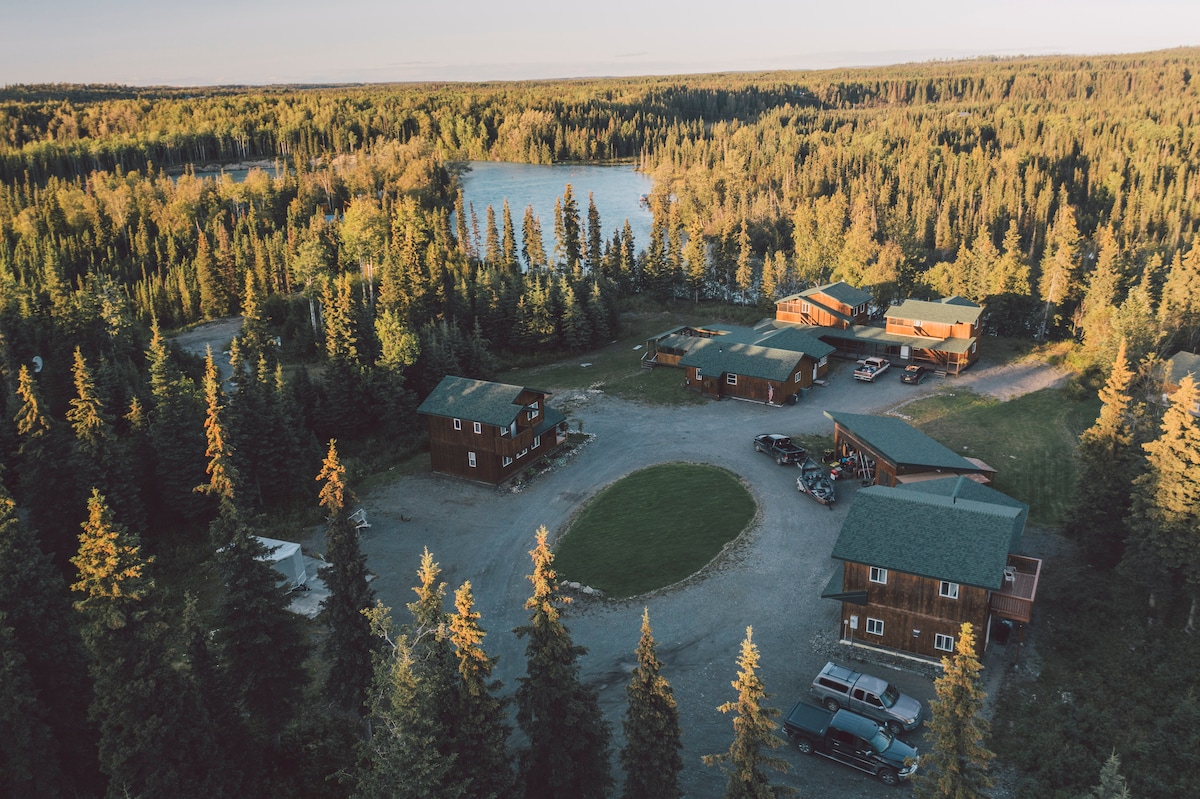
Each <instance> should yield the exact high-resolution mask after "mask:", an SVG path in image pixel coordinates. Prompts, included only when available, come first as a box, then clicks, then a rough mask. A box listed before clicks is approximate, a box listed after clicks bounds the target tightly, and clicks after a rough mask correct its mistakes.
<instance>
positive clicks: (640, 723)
mask: <svg viewBox="0 0 1200 799" xmlns="http://www.w3.org/2000/svg"><path fill="white" fill-rule="evenodd" d="M637 662H638V664H637V666H636V667H635V668H634V670H633V676H632V677H631V678H630V680H629V685H628V686H627V687H626V689H625V691H626V693H627V694H628V696H629V705H628V707H627V709H626V711H625V722H624V725H623V729H624V731H625V746H624V748H622V749H621V765H622V766H623V767H624V769H625V787H624V789H623V790H622V792H621V796H622V797H623V799H678V797H681V796H683V789H682V788H681V787H680V786H679V774H680V772H681V771H683V756H682V755H680V753H679V752H680V750H681V749H682V748H683V742H682V740H681V736H682V730H681V729H680V727H679V708H678V707H677V706H676V704H675V694H674V692H672V690H671V684H670V683H669V682H667V680H666V678H665V677H663V676H662V673H661V672H662V661H660V660H659V659H658V654H657V651H656V645H655V643H654V634H653V633H652V632H651V630H650V611H649V610H647V609H643V610H642V637H641V640H640V641H639V642H638V648H637Z"/></svg>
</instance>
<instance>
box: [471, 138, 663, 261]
mask: <svg viewBox="0 0 1200 799" xmlns="http://www.w3.org/2000/svg"><path fill="white" fill-rule="evenodd" d="M469 166H470V167H471V169H470V171H469V172H467V173H466V174H465V175H463V177H462V187H463V207H464V208H466V209H467V213H468V215H469V214H470V212H471V210H472V208H474V211H475V218H476V219H478V220H479V237H480V243H481V245H482V243H483V239H484V238H485V236H486V235H487V230H486V226H487V207H488V206H489V205H491V206H492V208H493V209H494V210H495V212H496V227H497V228H498V229H500V230H501V231H502V230H503V226H504V219H503V216H502V213H503V209H504V200H505V199H507V200H508V207H509V210H510V212H511V213H512V220H513V226H514V227H515V228H516V234H517V246H518V247H520V245H521V220H522V219H524V218H525V208H526V206H533V214H534V216H536V217H538V218H539V219H540V220H541V223H542V237H543V238H544V239H545V242H544V244H545V247H546V255H548V256H549V257H550V258H553V257H554V201H555V200H557V199H558V198H560V197H562V195H563V192H564V191H565V190H566V187H567V184H568V183H570V184H571V193H572V194H573V195H574V196H575V204H576V205H577V206H579V221H580V224H581V225H583V226H584V228H586V226H587V211H588V192H591V193H592V197H593V199H594V200H595V202H596V210H597V211H599V212H600V229H601V231H602V233H603V238H604V239H605V241H611V240H612V237H613V232H614V231H618V230H620V229H621V228H622V227H623V226H624V225H625V220H626V219H628V220H629V226H630V228H631V229H632V230H633V239H634V245H635V247H636V248H637V250H638V252H641V251H642V250H643V249H645V247H646V243H647V242H648V241H649V238H650V221H651V218H650V211H649V209H647V208H644V207H642V205H641V204H640V202H639V201H640V200H641V197H642V195H643V194H649V193H650V188H651V180H650V178H649V177H648V176H647V175H644V174H642V173H641V172H638V171H636V170H635V169H634V167H633V166H632V165H617V166H594V165H591V164H586V165H581V164H549V165H547V164H510V163H505V162H496V161H472V162H471V163H470V164H469Z"/></svg>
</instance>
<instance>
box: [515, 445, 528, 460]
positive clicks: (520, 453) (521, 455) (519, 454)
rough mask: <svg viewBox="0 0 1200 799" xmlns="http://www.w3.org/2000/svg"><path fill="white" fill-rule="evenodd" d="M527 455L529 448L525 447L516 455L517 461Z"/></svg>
mask: <svg viewBox="0 0 1200 799" xmlns="http://www.w3.org/2000/svg"><path fill="white" fill-rule="evenodd" d="M528 454H529V447H526V448H525V449H523V450H521V451H520V452H518V453H517V459H518V460H519V459H521V458H524V457H525V456H526V455H528Z"/></svg>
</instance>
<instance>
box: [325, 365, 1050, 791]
mask: <svg viewBox="0 0 1200 799" xmlns="http://www.w3.org/2000/svg"><path fill="white" fill-rule="evenodd" d="M850 369H851V365H850V364H848V363H845V362H842V363H838V364H835V374H834V377H833V380H832V381H831V382H830V385H829V386H827V387H825V388H815V389H814V390H812V391H810V392H809V395H808V397H807V398H805V399H802V400H801V401H800V403H799V404H797V405H796V406H792V407H783V408H769V407H765V406H763V405H757V404H751V403H744V402H738V401H733V400H724V401H720V402H711V403H707V404H703V405H699V406H691V407H684V408H662V407H650V406H644V405H639V404H635V403H629V402H625V401H621V400H618V399H614V398H611V397H608V396H606V395H605V394H604V393H603V391H602V389H601V390H600V391H596V392H587V393H571V392H563V393H562V395H560V396H556V397H553V398H552V399H551V404H552V405H553V406H555V407H559V408H562V409H563V410H564V412H566V413H567V414H568V418H569V419H571V420H572V425H571V426H572V429H575V428H576V422H578V421H582V422H583V429H584V430H585V432H588V433H592V434H594V435H595V439H594V440H593V441H592V442H591V443H590V444H589V445H588V446H586V447H584V448H582V450H581V451H580V452H579V453H578V454H577V455H576V456H575V457H574V458H572V459H571V460H570V461H568V462H567V464H565V465H564V466H562V467H560V468H557V469H554V470H551V471H550V472H548V473H546V474H544V475H542V476H540V477H539V478H537V479H536V480H534V481H533V482H532V483H531V484H529V485H528V486H527V487H526V488H525V489H524V490H523V491H521V492H520V493H513V492H511V491H508V490H497V489H495V488H489V487H485V486H478V485H472V484H468V483H464V482H462V481H458V480H454V479H451V478H445V477H440V476H434V475H421V476H415V477H403V478H400V479H398V480H397V481H396V482H395V483H393V484H392V485H390V486H387V487H385V488H382V489H377V490H375V491H373V492H372V493H371V494H369V495H368V496H366V497H364V498H362V503H361V504H362V505H363V506H364V507H365V508H366V510H367V514H368V518H369V520H370V522H371V524H372V527H371V528H370V530H369V531H368V533H367V535H366V536H365V538H364V549H365V551H366V552H367V554H368V558H369V566H370V568H371V569H372V570H373V571H374V572H375V573H376V574H377V575H378V578H377V580H376V581H375V583H374V588H375V591H376V594H377V595H378V597H379V598H380V599H381V600H382V601H383V602H384V604H386V605H388V606H389V607H391V608H393V611H394V615H395V616H396V618H397V619H398V620H399V621H403V620H404V619H405V618H406V615H405V614H406V611H405V610H404V605H405V604H406V603H408V602H409V601H411V599H412V596H413V594H412V590H411V589H412V586H413V585H415V583H416V576H415V574H416V569H417V566H418V564H419V559H420V555H421V551H422V549H423V548H425V547H428V548H429V549H430V551H431V552H432V553H433V555H434V558H435V560H437V561H438V562H439V563H440V565H441V568H442V578H443V579H444V580H445V581H446V582H447V586H448V593H450V594H452V592H453V590H454V589H455V588H456V587H457V586H459V585H460V584H461V583H462V582H463V581H466V580H470V581H471V583H472V586H473V590H474V594H475V598H476V601H477V609H478V610H479V611H480V612H481V613H482V614H483V617H482V623H483V625H484V626H485V627H486V629H487V630H488V631H489V633H490V634H489V635H488V638H487V640H486V642H485V645H486V647H487V649H488V651H489V652H491V653H492V654H495V655H499V656H500V658H501V661H500V665H499V669H498V673H497V676H498V677H499V678H500V679H502V680H503V681H504V690H505V692H511V691H513V690H515V688H516V684H517V678H518V677H519V676H521V675H522V674H523V673H524V651H523V642H521V641H520V640H518V639H517V638H516V636H515V635H513V634H512V632H511V631H512V628H513V627H515V626H517V625H519V624H523V623H524V622H525V621H526V618H527V615H526V611H525V610H524V602H525V599H526V598H527V597H528V594H529V590H530V585H529V582H528V580H527V579H526V575H527V574H528V573H529V571H530V558H529V555H528V552H529V550H530V549H531V548H532V547H533V544H534V531H535V530H536V529H537V528H538V527H539V526H541V525H545V526H546V527H547V529H548V530H549V531H550V533H551V537H552V539H553V537H554V536H556V535H557V534H559V533H560V532H561V531H562V530H563V529H565V527H566V526H567V524H568V522H569V520H570V518H571V516H572V515H573V514H574V513H576V512H577V511H578V509H579V508H580V507H581V505H582V504H583V503H584V502H585V501H586V500H587V499H588V498H589V497H591V496H593V495H594V494H595V493H596V492H598V491H599V490H600V489H602V488H603V487H604V486H606V485H607V484H609V483H611V482H612V481H614V480H616V479H618V478H620V477H622V476H623V475H625V474H628V473H629V472H631V471H634V470H636V469H639V468H642V467H645V466H649V465H652V464H656V463H662V462H667V461H690V462H698V463H714V464H717V465H720V466H723V467H725V468H728V469H730V470H731V471H733V472H734V473H736V474H738V475H740V476H741V477H742V478H743V480H744V481H745V483H746V484H747V486H748V488H749V489H750V491H751V492H752V493H753V494H754V496H755V498H756V500H757V501H758V503H759V508H760V512H759V517H758V519H757V522H756V523H755V524H754V525H753V526H752V528H751V529H749V530H747V531H746V532H745V533H743V535H742V536H741V537H740V538H739V539H738V540H737V541H735V542H733V543H732V544H731V545H730V546H729V547H728V548H727V550H726V552H725V553H724V554H723V555H721V556H720V557H719V558H718V559H717V561H715V562H714V563H713V564H712V565H711V566H710V567H709V568H707V569H706V570H705V571H704V572H703V573H702V574H701V575H698V576H697V577H695V578H693V579H691V580H689V581H685V583H684V584H681V585H679V586H676V587H673V588H671V589H667V590H663V591H660V592H657V593H655V594H654V595H651V596H646V597H641V598H638V599H636V600H631V601H623V602H611V601H601V600H595V599H585V600H582V601H579V602H577V603H576V604H575V605H574V606H572V608H571V609H570V610H569V612H568V615H567V624H568V626H569V627H570V629H571V632H572V635H573V637H574V639H575V642H576V643H577V644H580V645H583V646H585V647H587V648H588V649H589V654H588V655H587V656H585V657H584V658H583V660H582V666H583V672H584V676H585V679H586V680H587V681H588V682H589V683H590V684H592V685H593V686H595V687H596V689H597V690H598V691H599V696H600V701H601V705H602V708H603V710H604V712H605V715H606V717H607V718H608V719H609V721H610V722H611V723H612V725H613V730H614V751H615V750H616V749H618V748H619V747H620V745H621V743H622V739H621V736H620V723H621V718H622V716H623V713H624V709H625V701H626V700H625V685H626V683H627V681H628V677H629V672H630V670H631V669H632V668H633V665H634V650H635V648H636V646H637V642H638V635H639V625H640V617H641V613H642V608H643V607H647V608H648V609H649V612H650V622H651V625H652V626H653V628H654V634H655V638H656V640H657V642H658V646H659V655H660V657H661V658H662V661H663V663H664V666H663V673H664V675H665V676H666V677H667V678H668V679H669V680H670V682H671V684H672V686H673V687H674V690H675V696H676V698H677V700H678V702H679V709H680V716H681V721H682V725H683V742H684V747H685V751H684V762H685V764H686V765H685V771H684V774H683V785H684V788H685V790H686V792H687V795H689V796H695V797H707V796H718V795H720V793H721V792H722V790H723V787H724V782H725V779H724V775H723V774H722V773H721V772H720V771H719V770H718V769H716V768H708V767H706V766H704V765H703V764H702V763H701V762H700V757H701V756H702V755H704V754H710V753H715V752H721V751H725V750H726V749H727V748H728V746H729V742H730V740H731V737H732V720H731V719H730V718H729V717H727V716H723V715H722V714H721V713H719V712H717V710H716V707H717V705H719V704H721V703H723V702H725V701H728V700H730V699H733V698H734V691H733V689H732V688H731V686H730V682H731V680H733V678H734V676H735V673H736V663H735V661H736V658H737V655H738V647H739V644H740V642H741V641H742V639H743V638H744V637H745V635H746V628H747V627H749V626H752V627H753V629H754V641H755V643H756V644H757V645H758V648H759V650H760V654H761V670H760V674H761V676H762V678H763V680H764V683H765V685H766V687H767V690H768V692H770V694H771V695H772V697H773V698H772V699H771V700H770V702H769V704H771V705H773V706H775V707H778V708H780V709H781V710H783V711H785V712H786V710H787V708H788V707H790V706H791V703H792V702H794V701H795V700H797V699H799V698H801V697H803V696H804V695H806V693H807V687H808V684H809V681H810V680H811V679H812V675H813V674H815V673H816V671H817V670H819V669H820V667H821V666H822V665H823V664H824V663H825V661H826V660H827V659H830V658H831V657H838V658H840V659H843V660H845V659H846V657H847V655H846V651H845V648H844V647H842V646H841V645H839V644H837V643H836V638H837V636H838V633H839V630H838V629H837V627H838V619H839V615H838V612H839V608H838V606H837V604H836V603H835V602H832V601H830V600H822V599H821V598H820V594H821V590H822V588H823V587H824V586H825V584H826V582H827V581H828V580H829V578H830V576H831V575H832V574H833V573H834V571H835V569H839V568H840V567H841V566H840V563H838V562H835V561H834V560H832V559H831V558H830V556H829V553H830V551H831V550H832V548H833V544H834V541H835V539H836V536H837V533H838V530H839V528H840V525H841V523H842V520H843V518H844V516H845V513H846V509H847V508H848V506H849V505H850V503H851V501H852V500H853V494H854V492H855V491H856V490H857V487H858V486H857V483H856V482H855V481H846V482H843V483H839V484H838V491H839V498H838V504H837V506H836V507H835V508H834V509H833V510H832V511H830V510H828V509H826V508H825V507H823V506H821V505H818V504H817V503H815V502H813V501H812V500H811V499H809V498H807V497H805V496H803V495H801V494H799V493H798V492H797V491H796V488H795V476H796V470H795V469H794V468H791V467H781V466H778V465H776V463H775V462H774V461H773V460H771V459H769V458H767V457H765V456H763V455H761V454H758V453H755V451H754V448H753V445H752V439H753V436H754V435H755V434H757V433H764V432H778V433H784V434H789V435H797V434H801V433H819V434H832V432H833V429H832V428H833V426H832V423H831V422H830V421H829V420H828V419H827V418H825V416H824V415H823V413H822V412H823V411H824V410H826V409H832V410H842V411H849V412H858V413H868V412H885V411H886V410H887V409H888V408H890V407H893V406H896V405H899V404H902V403H903V402H905V401H908V400H911V399H912V397H913V396H914V394H928V393H933V392H935V391H938V390H939V389H940V388H941V387H942V386H948V387H949V388H950V389H951V390H954V389H955V388H956V387H957V386H970V385H971V381H972V380H973V381H974V385H976V386H978V385H986V381H987V380H988V379H989V375H988V374H987V369H980V370H978V372H977V373H975V374H971V375H970V376H969V377H970V378H971V380H968V379H967V378H966V377H964V378H960V379H958V380H957V381H956V380H954V379H946V380H940V379H934V380H929V381H926V382H925V383H924V384H922V385H920V386H907V385H903V384H901V383H900V381H899V379H888V380H883V381H880V382H878V383H869V384H868V383H860V382H857V381H854V380H852V379H850ZM1011 376H1012V375H1010V377H1011ZM1056 379H1059V377H1058V376H1057V375H1055V376H1051V375H1042V374H1040V373H1039V372H1038V370H1036V369H1035V370H1029V373H1028V375H1027V377H1026V380H1025V385H1027V386H1037V385H1040V384H1041V383H1044V382H1046V381H1047V380H1049V381H1051V382H1052V381H1053V380H1056ZM1011 383H1012V381H1011V380H1010V379H1007V378H1006V379H1003V380H1001V381H1000V384H1002V385H1003V386H1005V387H1006V388H1007V387H1009V386H1010V385H1011ZM308 544H309V545H310V547H312V548H316V549H320V546H321V544H320V540H319V538H316V539H315V540H311V541H309V542H308ZM872 670H873V671H875V672H877V673H879V674H880V675H881V676H885V677H887V678H889V679H891V680H893V681H894V682H895V683H896V684H897V685H898V686H899V687H900V689H901V690H902V691H905V692H907V693H911V694H912V695H914V696H917V697H918V698H920V699H922V700H926V701H927V700H928V699H929V698H931V697H932V695H933V689H932V685H931V683H930V682H929V681H928V680H927V679H925V678H924V677H923V676H920V675H918V674H916V673H914V672H903V671H893V670H889V669H886V668H883V667H873V669H872ZM917 744H918V747H919V746H920V743H919V741H917ZM780 753H781V754H782V756H783V757H784V758H786V759H787V760H788V761H789V763H790V764H791V765H792V773H791V774H790V775H788V776H781V777H779V778H778V779H779V781H780V782H783V783H787V784H791V785H794V786H796V787H798V788H801V789H802V790H803V791H804V793H805V795H809V796H838V797H847V798H849V797H889V796H894V794H893V793H891V789H888V788H886V787H885V786H883V785H882V784H879V783H877V782H876V781H874V780H872V779H871V778H869V777H867V776H866V775H863V774H860V773H858V772H855V771H852V770H850V769H847V768H845V767H841V766H838V765H836V764H833V763H830V762H828V761H825V760H822V759H819V758H811V757H810V758H804V757H802V756H800V755H799V754H798V753H797V752H795V751H794V750H793V749H791V748H790V747H788V748H786V749H781V750H780ZM614 774H619V769H618V768H617V767H616V765H615V763H614Z"/></svg>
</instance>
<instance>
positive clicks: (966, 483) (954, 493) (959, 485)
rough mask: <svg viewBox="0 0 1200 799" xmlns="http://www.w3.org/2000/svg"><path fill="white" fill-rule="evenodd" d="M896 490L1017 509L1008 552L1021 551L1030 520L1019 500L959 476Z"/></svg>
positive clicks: (905, 484)
mask: <svg viewBox="0 0 1200 799" xmlns="http://www.w3.org/2000/svg"><path fill="white" fill-rule="evenodd" d="M896 488H899V489H903V490H905V491H920V492H921V493H924V494H935V495H937V496H943V497H959V498H960V499H970V500H974V501H976V502H987V503H990V504H992V505H1005V506H1007V507H1010V508H1016V509H1017V510H1018V511H1019V512H1020V519H1019V520H1018V522H1019V524H1017V526H1016V527H1017V529H1016V530H1014V533H1015V536H1016V537H1015V538H1014V539H1013V540H1011V541H1009V544H1008V551H1009V552H1018V551H1020V549H1021V536H1022V535H1023V534H1024V532H1025V522H1026V521H1027V520H1028V519H1029V506H1028V505H1026V504H1025V503H1024V502H1022V501H1021V500H1019V499H1013V498H1012V497H1010V496H1009V495H1008V494H1005V493H1002V492H1000V491H997V490H996V489H994V488H991V487H989V486H985V485H984V484H983V483H977V482H976V481H974V480H971V479H969V478H966V477H963V476H962V475H958V476H956V477H943V478H941V479H938V480H922V481H920V482H918V483H902V484H900V485H898V486H896Z"/></svg>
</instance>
